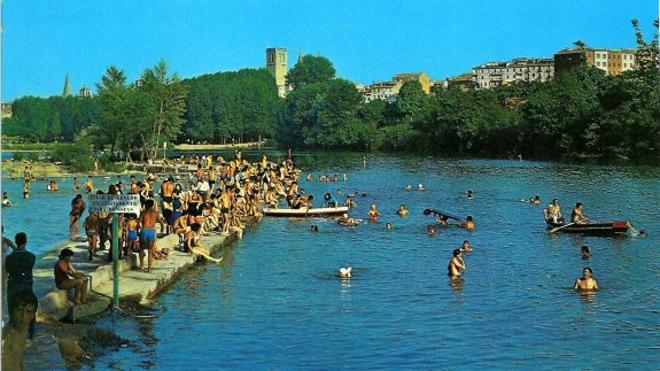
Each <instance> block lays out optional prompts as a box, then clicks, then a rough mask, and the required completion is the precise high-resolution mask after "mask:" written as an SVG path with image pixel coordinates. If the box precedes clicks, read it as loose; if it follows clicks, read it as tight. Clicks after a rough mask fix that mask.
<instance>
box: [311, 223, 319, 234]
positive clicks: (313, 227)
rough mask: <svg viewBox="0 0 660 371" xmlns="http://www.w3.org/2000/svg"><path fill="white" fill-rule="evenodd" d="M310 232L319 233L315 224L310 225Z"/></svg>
mask: <svg viewBox="0 0 660 371" xmlns="http://www.w3.org/2000/svg"><path fill="white" fill-rule="evenodd" d="M311 230H312V232H318V231H319V226H318V225H316V224H312V227H311Z"/></svg>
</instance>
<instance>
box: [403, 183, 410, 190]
mask: <svg viewBox="0 0 660 371" xmlns="http://www.w3.org/2000/svg"><path fill="white" fill-rule="evenodd" d="M403 189H405V190H406V191H412V186H411V185H410V184H408V185H407V186H405V187H404V188H403Z"/></svg>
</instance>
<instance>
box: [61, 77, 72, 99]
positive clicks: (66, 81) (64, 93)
mask: <svg viewBox="0 0 660 371" xmlns="http://www.w3.org/2000/svg"><path fill="white" fill-rule="evenodd" d="M69 95H71V89H70V87H69V74H68V73H67V74H66V75H64V90H62V96H63V97H64V98H66V97H68V96H69Z"/></svg>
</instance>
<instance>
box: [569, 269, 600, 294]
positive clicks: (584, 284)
mask: <svg viewBox="0 0 660 371" xmlns="http://www.w3.org/2000/svg"><path fill="white" fill-rule="evenodd" d="M592 274H593V271H592V270H591V268H589V267H585V268H584V270H582V277H581V278H578V279H576V280H575V287H573V288H574V289H575V290H578V291H596V290H598V282H597V281H596V280H595V279H593V278H592V277H591V275H592Z"/></svg>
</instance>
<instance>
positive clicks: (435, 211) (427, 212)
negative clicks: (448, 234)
mask: <svg viewBox="0 0 660 371" xmlns="http://www.w3.org/2000/svg"><path fill="white" fill-rule="evenodd" d="M422 213H423V214H424V215H429V214H431V213H433V214H436V215H438V214H439V215H444V216H446V217H447V218H449V219H454V220H457V221H459V222H460V221H463V219H461V218H459V217H457V216H454V215H450V214H447V213H446V212H444V211H440V210H436V209H425V210H424V211H423V212H422Z"/></svg>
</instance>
